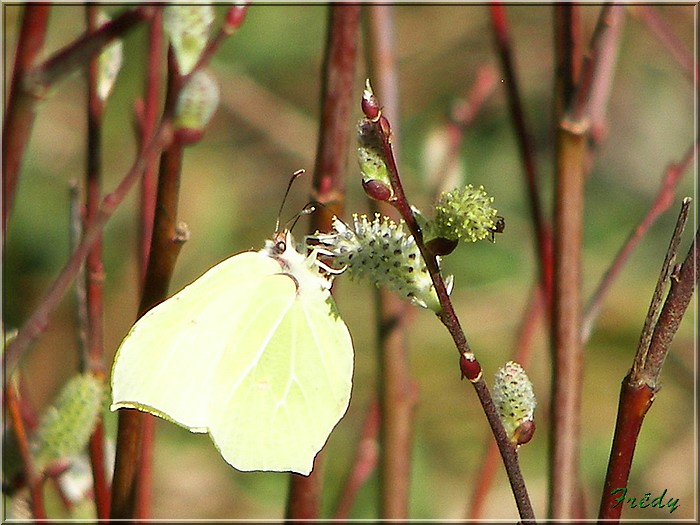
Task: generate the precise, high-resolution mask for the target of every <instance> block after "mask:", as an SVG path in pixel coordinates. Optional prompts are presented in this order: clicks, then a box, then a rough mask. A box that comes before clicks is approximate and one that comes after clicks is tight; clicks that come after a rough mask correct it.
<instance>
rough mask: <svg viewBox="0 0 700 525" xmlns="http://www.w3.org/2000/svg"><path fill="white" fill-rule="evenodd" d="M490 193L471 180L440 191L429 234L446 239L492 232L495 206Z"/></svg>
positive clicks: (467, 238) (472, 238) (482, 236)
mask: <svg viewBox="0 0 700 525" xmlns="http://www.w3.org/2000/svg"><path fill="white" fill-rule="evenodd" d="M492 203H493V197H489V195H488V194H487V193H486V191H485V190H484V187H483V186H479V187H478V188H476V189H475V188H474V187H473V186H472V185H471V184H469V185H467V186H466V187H464V188H462V189H459V188H457V189H455V190H453V191H449V192H443V193H442V194H441V195H440V197H439V199H438V202H437V204H436V205H435V220H434V221H433V223H432V225H431V227H432V232H431V233H432V234H433V235H434V236H435V237H444V238H445V239H454V240H457V239H458V240H464V241H471V242H475V241H479V240H481V239H485V238H486V237H488V236H490V235H492V233H493V230H494V228H495V225H496V222H495V221H496V215H497V213H498V212H497V210H496V209H495V208H494V207H493V206H492Z"/></svg>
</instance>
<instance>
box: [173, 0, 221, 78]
mask: <svg viewBox="0 0 700 525" xmlns="http://www.w3.org/2000/svg"><path fill="white" fill-rule="evenodd" d="M213 21H214V6H212V5H211V4H189V5H185V4H169V5H168V6H166V7H165V9H164V10H163V29H164V30H165V32H166V33H167V35H168V37H169V38H170V45H171V46H172V48H173V52H174V53H175V57H176V58H177V65H178V68H179V70H180V74H181V75H187V74H188V73H190V72H191V71H192V69H193V68H194V66H195V64H197V61H198V60H199V57H200V56H201V54H202V51H203V50H204V48H205V47H206V45H207V40H208V39H209V29H210V27H211V24H212V22H213Z"/></svg>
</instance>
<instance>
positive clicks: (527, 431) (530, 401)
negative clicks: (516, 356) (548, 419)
mask: <svg viewBox="0 0 700 525" xmlns="http://www.w3.org/2000/svg"><path fill="white" fill-rule="evenodd" d="M493 401H494V403H495V404H496V407H497V408H498V415H499V416H500V418H501V422H502V423H503V428H505V431H506V434H507V435H508V439H510V441H511V442H512V443H513V444H514V445H516V446H519V445H523V444H525V443H527V442H528V441H530V439H532V436H533V434H534V433H535V421H534V414H535V407H536V406H537V401H536V399H535V393H534V392H533V390H532V383H531V382H530V379H529V378H528V377H527V374H526V373H525V370H523V368H522V367H521V366H520V365H519V364H518V363H516V362H515V361H508V362H507V363H506V364H505V365H504V366H503V367H501V368H500V369H499V370H498V372H496V380H495V382H494V385H493Z"/></svg>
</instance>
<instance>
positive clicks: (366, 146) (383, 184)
mask: <svg viewBox="0 0 700 525" xmlns="http://www.w3.org/2000/svg"><path fill="white" fill-rule="evenodd" d="M357 144H358V147H357V161H358V163H359V165H360V173H361V174H362V187H363V188H364V190H365V193H366V194H367V196H368V197H370V198H372V199H374V200H378V201H384V202H386V201H388V200H390V199H391V198H392V197H393V196H394V190H393V188H392V186H391V180H390V179H389V172H388V169H387V165H386V159H385V157H384V151H383V149H382V144H381V139H380V137H379V135H378V133H377V129H376V126H375V125H374V124H373V123H372V122H370V121H369V120H368V119H362V120H360V122H359V123H358V124H357Z"/></svg>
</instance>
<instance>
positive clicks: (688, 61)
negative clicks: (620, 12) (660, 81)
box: [630, 4, 697, 80]
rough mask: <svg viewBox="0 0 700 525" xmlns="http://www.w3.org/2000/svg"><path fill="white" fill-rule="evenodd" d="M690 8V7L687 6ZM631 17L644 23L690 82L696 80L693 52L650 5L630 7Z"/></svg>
mask: <svg viewBox="0 0 700 525" xmlns="http://www.w3.org/2000/svg"><path fill="white" fill-rule="evenodd" d="M687 7H688V8H692V6H691V5H688V6H687ZM630 9H631V11H632V16H636V17H637V18H639V19H641V21H642V22H644V23H645V24H646V25H647V27H648V28H649V30H650V31H651V32H652V34H653V35H654V36H655V37H656V38H657V39H658V40H659V42H661V44H662V45H663V46H664V47H665V48H666V50H667V51H668V52H669V54H670V55H671V56H672V57H673V58H674V59H675V60H676V62H678V65H680V66H681V67H682V68H683V71H685V73H686V74H687V75H688V76H689V77H690V80H693V79H694V78H695V79H697V76H695V75H696V73H695V72H696V70H697V58H694V57H693V51H692V50H691V49H688V47H687V46H686V45H684V44H683V42H681V41H680V39H679V38H678V36H676V34H675V33H674V31H673V28H672V27H671V26H670V25H669V24H668V22H666V21H665V20H664V19H663V18H662V17H661V15H660V14H659V12H658V11H657V9H656V7H655V6H653V5H650V4H636V5H631V6H630Z"/></svg>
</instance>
